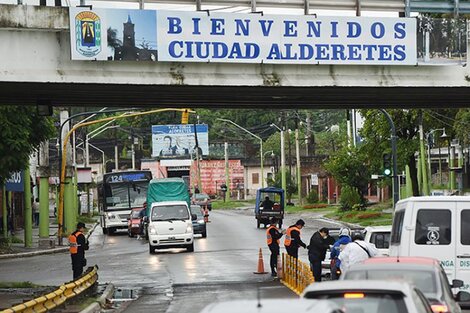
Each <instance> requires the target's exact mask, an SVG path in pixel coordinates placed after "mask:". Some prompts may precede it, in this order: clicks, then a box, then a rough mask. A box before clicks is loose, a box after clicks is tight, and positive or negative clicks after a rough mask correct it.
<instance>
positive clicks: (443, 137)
mask: <svg viewBox="0 0 470 313" xmlns="http://www.w3.org/2000/svg"><path fill="white" fill-rule="evenodd" d="M448 138H449V136H448V135H447V134H446V130H445V129H444V131H443V132H442V135H441V139H443V140H446V139H448ZM439 185H440V186H442V162H441V146H440V145H439Z"/></svg>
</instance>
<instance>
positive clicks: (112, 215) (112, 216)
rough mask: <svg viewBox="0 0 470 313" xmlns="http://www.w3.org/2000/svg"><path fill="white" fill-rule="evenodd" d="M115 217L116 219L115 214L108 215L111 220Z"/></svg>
mask: <svg viewBox="0 0 470 313" xmlns="http://www.w3.org/2000/svg"><path fill="white" fill-rule="evenodd" d="M115 217H116V216H115V215H114V214H113V213H108V218H109V219H113V218H115Z"/></svg>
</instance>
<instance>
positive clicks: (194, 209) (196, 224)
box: [191, 204, 207, 238]
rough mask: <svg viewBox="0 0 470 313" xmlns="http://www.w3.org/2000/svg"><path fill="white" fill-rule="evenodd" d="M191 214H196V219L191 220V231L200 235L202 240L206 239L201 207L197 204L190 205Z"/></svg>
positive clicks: (205, 227)
mask: <svg viewBox="0 0 470 313" xmlns="http://www.w3.org/2000/svg"><path fill="white" fill-rule="evenodd" d="M191 214H196V216H197V219H195V220H193V231H194V234H195V235H197V234H201V235H202V238H206V237H207V225H206V222H205V220H204V213H202V210H201V206H200V205H197V204H191Z"/></svg>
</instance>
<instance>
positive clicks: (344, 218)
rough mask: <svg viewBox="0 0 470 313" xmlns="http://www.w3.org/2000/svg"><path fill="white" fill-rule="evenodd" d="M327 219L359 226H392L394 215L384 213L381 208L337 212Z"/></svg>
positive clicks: (327, 215) (333, 212)
mask: <svg viewBox="0 0 470 313" xmlns="http://www.w3.org/2000/svg"><path fill="white" fill-rule="evenodd" d="M325 216H326V217H327V218H331V219H335V220H338V221H341V222H346V223H353V224H359V225H361V226H380V225H391V224H392V216H393V214H392V213H384V212H382V209H381V208H375V207H374V208H371V209H368V210H365V211H345V212H343V211H341V210H335V211H332V212H330V213H328V214H326V215H325Z"/></svg>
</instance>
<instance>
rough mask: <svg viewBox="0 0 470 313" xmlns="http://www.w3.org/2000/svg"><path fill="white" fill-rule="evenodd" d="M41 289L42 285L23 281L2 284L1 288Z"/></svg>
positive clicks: (0, 284) (0, 283)
mask: <svg viewBox="0 0 470 313" xmlns="http://www.w3.org/2000/svg"><path fill="white" fill-rule="evenodd" d="M37 287H41V286H40V285H36V284H33V283H32V282H30V281H21V282H0V288H3V289H8V288H37Z"/></svg>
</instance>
